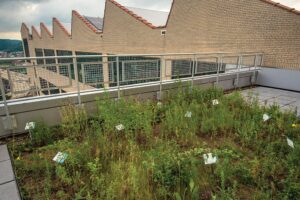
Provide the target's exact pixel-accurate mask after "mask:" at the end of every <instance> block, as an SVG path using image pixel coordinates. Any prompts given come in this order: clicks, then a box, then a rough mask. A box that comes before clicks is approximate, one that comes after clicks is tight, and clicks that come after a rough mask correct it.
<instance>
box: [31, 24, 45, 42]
mask: <svg viewBox="0 0 300 200" xmlns="http://www.w3.org/2000/svg"><path fill="white" fill-rule="evenodd" d="M31 30H32V34H36V35H37V36H38V38H39V39H42V36H41V35H40V33H39V32H38V31H37V29H36V28H35V26H31Z"/></svg>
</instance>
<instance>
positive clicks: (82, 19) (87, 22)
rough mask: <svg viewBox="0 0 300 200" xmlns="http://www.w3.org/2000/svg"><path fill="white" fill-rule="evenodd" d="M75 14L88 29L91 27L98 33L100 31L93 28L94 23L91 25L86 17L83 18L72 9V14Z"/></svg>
mask: <svg viewBox="0 0 300 200" xmlns="http://www.w3.org/2000/svg"><path fill="white" fill-rule="evenodd" d="M73 15H75V16H76V17H78V18H79V19H80V20H81V21H82V22H83V23H84V24H85V25H87V27H88V28H89V29H91V30H92V31H93V32H94V33H97V34H100V33H102V31H99V30H98V29H97V28H95V26H94V25H92V24H91V23H90V22H89V21H88V20H86V18H84V17H83V16H82V15H80V14H79V13H78V12H77V11H76V10H73V11H72V16H73Z"/></svg>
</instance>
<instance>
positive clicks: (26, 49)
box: [23, 39, 30, 57]
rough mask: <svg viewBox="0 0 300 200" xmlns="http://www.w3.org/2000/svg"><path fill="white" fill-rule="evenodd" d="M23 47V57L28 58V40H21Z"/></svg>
mask: <svg viewBox="0 0 300 200" xmlns="http://www.w3.org/2000/svg"><path fill="white" fill-rule="evenodd" d="M23 45H24V52H25V56H26V57H30V53H29V46H28V40H27V39H23Z"/></svg>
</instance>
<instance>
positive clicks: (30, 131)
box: [25, 122, 35, 139]
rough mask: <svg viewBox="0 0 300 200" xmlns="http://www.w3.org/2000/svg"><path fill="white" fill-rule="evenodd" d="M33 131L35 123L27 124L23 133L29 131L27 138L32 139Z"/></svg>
mask: <svg viewBox="0 0 300 200" xmlns="http://www.w3.org/2000/svg"><path fill="white" fill-rule="evenodd" d="M33 129H35V122H27V123H26V126H25V131H29V136H30V138H31V139H32V130H33Z"/></svg>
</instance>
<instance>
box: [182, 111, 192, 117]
mask: <svg viewBox="0 0 300 200" xmlns="http://www.w3.org/2000/svg"><path fill="white" fill-rule="evenodd" d="M184 116H185V117H186V118H191V117H192V112H191V111H188V112H186V113H185V115H184Z"/></svg>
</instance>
